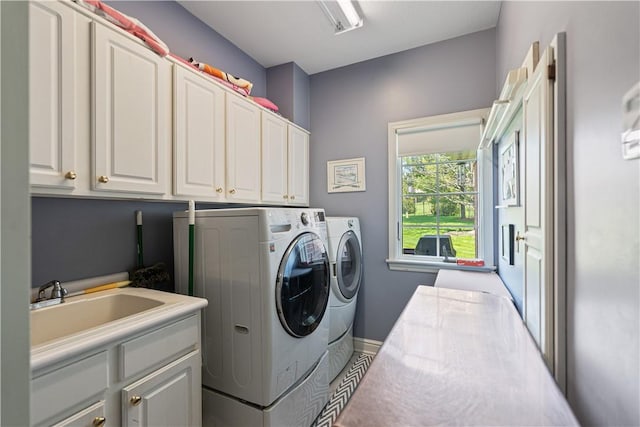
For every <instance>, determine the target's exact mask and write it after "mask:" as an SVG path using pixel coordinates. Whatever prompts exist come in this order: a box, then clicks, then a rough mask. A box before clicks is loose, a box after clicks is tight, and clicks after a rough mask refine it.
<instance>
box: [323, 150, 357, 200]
mask: <svg viewBox="0 0 640 427" xmlns="http://www.w3.org/2000/svg"><path fill="white" fill-rule="evenodd" d="M365 190H366V185H365V170H364V157H359V158H357V159H346V160H331V161H328V162H327V192H329V193H344V192H348V191H365Z"/></svg>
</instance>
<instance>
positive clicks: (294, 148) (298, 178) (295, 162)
mask: <svg viewBox="0 0 640 427" xmlns="http://www.w3.org/2000/svg"><path fill="white" fill-rule="evenodd" d="M287 147H288V156H287V158H288V163H289V167H288V172H289V173H288V188H289V201H290V202H291V204H295V205H302V206H308V205H309V134H308V133H307V132H306V131H304V130H302V129H299V128H297V127H295V126H292V125H289V141H288V145H287Z"/></svg>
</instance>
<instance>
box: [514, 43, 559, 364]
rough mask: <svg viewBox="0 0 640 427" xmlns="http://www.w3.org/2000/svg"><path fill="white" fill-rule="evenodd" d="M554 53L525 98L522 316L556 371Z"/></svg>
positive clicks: (535, 75)
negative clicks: (554, 334) (552, 73)
mask: <svg viewBox="0 0 640 427" xmlns="http://www.w3.org/2000/svg"><path fill="white" fill-rule="evenodd" d="M552 64H553V49H552V48H551V47H549V48H548V49H547V50H546V51H545V52H544V53H543V54H542V56H541V58H540V62H539V63H538V65H537V68H536V70H535V72H534V73H533V75H532V76H531V77H530V78H529V83H528V87H527V91H526V93H525V95H524V99H523V114H524V116H523V117H524V122H523V141H522V144H523V147H524V150H523V151H524V157H525V172H524V182H525V192H524V216H525V220H524V235H523V236H520V237H524V239H523V243H524V277H523V279H524V307H523V318H524V320H525V323H526V325H527V328H528V329H529V331H530V332H531V335H532V336H533V338H534V339H535V341H536V342H537V344H538V346H539V347H540V351H541V352H542V354H543V356H544V359H545V361H546V363H547V366H549V368H550V369H551V371H552V372H553V369H554V363H553V362H554V336H553V333H554V332H553V331H554V325H553V311H554V305H553V304H554V301H553V294H554V281H553V259H554V257H553V182H552V181H553V178H552V177H553V160H554V159H553V79H552V78H550V77H549V65H552Z"/></svg>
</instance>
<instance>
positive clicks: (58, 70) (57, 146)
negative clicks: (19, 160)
mask: <svg viewBox="0 0 640 427" xmlns="http://www.w3.org/2000/svg"><path fill="white" fill-rule="evenodd" d="M74 19H75V12H74V11H73V10H72V9H70V8H68V7H67V6H64V5H62V4H61V3H57V2H43V3H35V2H32V3H30V4H29V21H30V23H29V97H30V99H29V150H30V179H31V185H32V186H40V187H53V188H60V189H68V190H73V189H74V188H75V187H76V177H77V172H76V170H75V168H76V165H75V144H76V135H75V132H74V117H75V103H74V96H75V93H76V90H77V88H76V79H75V61H76V58H75V55H74V50H73V46H74V45H75V37H76V35H75V26H74Z"/></svg>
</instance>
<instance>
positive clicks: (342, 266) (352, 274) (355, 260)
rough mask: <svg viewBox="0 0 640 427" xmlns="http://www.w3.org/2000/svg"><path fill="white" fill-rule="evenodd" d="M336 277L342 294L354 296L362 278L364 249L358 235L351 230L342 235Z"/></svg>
mask: <svg viewBox="0 0 640 427" xmlns="http://www.w3.org/2000/svg"><path fill="white" fill-rule="evenodd" d="M336 278H337V280H338V289H340V293H341V294H342V296H343V297H345V298H346V299H351V298H353V296H354V295H355V294H356V293H357V292H358V288H359V287H360V282H361V280H362V251H361V250H360V242H358V237H357V236H356V234H355V233H354V232H353V231H351V230H349V231H347V232H346V233H344V234H343V235H342V238H341V239H340V243H339V244H338V253H337V254H336Z"/></svg>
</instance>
